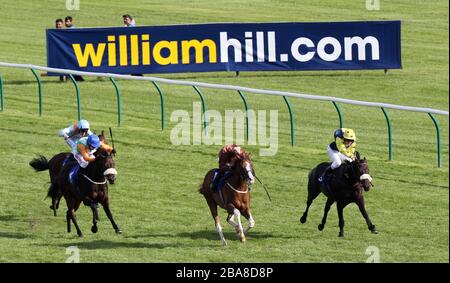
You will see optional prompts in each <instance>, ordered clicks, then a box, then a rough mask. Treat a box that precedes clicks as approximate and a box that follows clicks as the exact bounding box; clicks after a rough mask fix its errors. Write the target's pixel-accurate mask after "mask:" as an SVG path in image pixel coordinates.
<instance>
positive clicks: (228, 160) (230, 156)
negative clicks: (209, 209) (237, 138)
mask: <svg viewBox="0 0 450 283" xmlns="http://www.w3.org/2000/svg"><path fill="white" fill-rule="evenodd" d="M240 153H241V147H240V146H238V145H235V144H230V145H226V146H224V147H223V148H222V149H221V150H220V152H219V169H217V170H216V173H215V174H214V179H213V181H212V183H211V188H212V189H213V191H216V190H217V189H219V187H220V186H219V185H220V184H219V183H220V181H221V180H222V179H224V178H226V177H227V176H226V175H227V174H229V172H231V169H232V168H233V166H234V164H235V162H236V160H237V156H239V154H240Z"/></svg>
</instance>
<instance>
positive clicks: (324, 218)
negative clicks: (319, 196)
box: [317, 197, 334, 231]
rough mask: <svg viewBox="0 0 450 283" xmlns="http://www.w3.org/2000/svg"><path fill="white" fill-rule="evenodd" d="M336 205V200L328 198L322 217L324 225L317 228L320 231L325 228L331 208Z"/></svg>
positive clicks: (321, 224)
mask: <svg viewBox="0 0 450 283" xmlns="http://www.w3.org/2000/svg"><path fill="white" fill-rule="evenodd" d="M333 203H334V199H332V198H330V197H329V198H327V203H326V204H325V210H324V212H323V217H322V223H320V224H319V227H317V228H318V229H319V231H322V230H323V228H324V227H325V223H327V216H328V211H330V207H331V206H332V205H333Z"/></svg>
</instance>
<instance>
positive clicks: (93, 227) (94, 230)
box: [91, 226, 98, 234]
mask: <svg viewBox="0 0 450 283" xmlns="http://www.w3.org/2000/svg"><path fill="white" fill-rule="evenodd" d="M97 231H98V228H97V226H92V227H91V232H92V233H94V234H95V233H97Z"/></svg>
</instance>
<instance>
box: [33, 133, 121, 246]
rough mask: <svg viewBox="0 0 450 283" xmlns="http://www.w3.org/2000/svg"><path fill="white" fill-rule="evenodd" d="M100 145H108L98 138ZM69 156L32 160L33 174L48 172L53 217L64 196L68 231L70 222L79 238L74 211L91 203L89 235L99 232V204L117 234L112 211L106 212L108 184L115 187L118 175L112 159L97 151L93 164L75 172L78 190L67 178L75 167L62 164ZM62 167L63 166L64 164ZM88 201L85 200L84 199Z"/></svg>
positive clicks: (103, 137)
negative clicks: (82, 203)
mask: <svg viewBox="0 0 450 283" xmlns="http://www.w3.org/2000/svg"><path fill="white" fill-rule="evenodd" d="M99 138H100V140H101V141H102V142H105V143H107V141H106V138H105V136H104V134H103V131H102V134H101V135H99ZM68 155H69V154H67V153H59V154H57V155H55V156H54V157H53V158H52V159H50V161H47V159H46V158H45V157H44V156H42V155H41V156H40V157H39V158H35V159H33V160H32V161H31V162H30V165H31V166H32V167H33V168H34V169H35V170H36V171H44V170H49V171H50V182H51V184H50V188H49V191H48V196H50V197H52V206H51V208H53V210H54V214H55V215H56V209H57V208H58V204H59V201H60V198H61V197H62V196H64V198H65V200H66V203H67V207H68V210H67V213H66V219H67V231H68V232H70V231H71V221H73V223H74V225H75V228H76V230H77V234H78V236H80V237H81V236H82V232H81V230H80V228H79V226H78V223H77V219H76V211H77V210H78V208H79V206H80V204H81V202H82V201H83V200H86V199H88V200H90V203H88V204H89V206H90V207H91V209H92V212H93V225H92V228H91V231H92V232H93V233H96V232H97V231H98V228H97V221H98V220H99V217H98V203H100V204H102V206H103V208H104V210H105V212H106V215H107V216H108V218H109V220H110V221H111V223H112V226H113V228H114V230H115V231H116V233H118V234H120V233H121V232H122V231H121V230H120V229H119V227H118V226H117V224H116V223H115V221H114V219H113V216H112V213H111V210H110V208H109V197H108V184H107V181H109V183H110V184H114V181H115V178H116V175H117V171H116V169H115V163H114V160H113V158H112V156H111V155H110V154H109V153H107V152H103V151H97V152H96V153H95V154H94V155H95V157H96V158H95V161H94V162H91V163H90V164H89V165H88V166H87V167H86V168H84V169H80V170H79V172H78V182H77V186H74V185H73V184H71V183H70V181H69V174H70V171H71V169H72V168H73V166H74V165H75V164H76V161H73V160H74V159H72V160H70V159H69V161H68V162H67V161H66V162H65V159H66V157H67V156H68ZM63 163H65V164H63ZM86 197H87V198H86Z"/></svg>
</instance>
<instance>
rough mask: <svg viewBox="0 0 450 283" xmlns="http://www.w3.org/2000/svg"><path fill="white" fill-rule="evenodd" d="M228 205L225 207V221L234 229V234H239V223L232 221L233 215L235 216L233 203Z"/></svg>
mask: <svg viewBox="0 0 450 283" xmlns="http://www.w3.org/2000/svg"><path fill="white" fill-rule="evenodd" d="M228 206H229V207H227V211H228V216H227V222H228V224H230V225H231V226H233V228H234V230H235V231H236V235H237V236H239V225H238V224H237V223H236V222H234V217H235V215H234V205H232V204H229V205H228ZM230 211H231V212H230Z"/></svg>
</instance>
